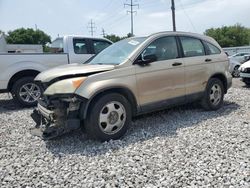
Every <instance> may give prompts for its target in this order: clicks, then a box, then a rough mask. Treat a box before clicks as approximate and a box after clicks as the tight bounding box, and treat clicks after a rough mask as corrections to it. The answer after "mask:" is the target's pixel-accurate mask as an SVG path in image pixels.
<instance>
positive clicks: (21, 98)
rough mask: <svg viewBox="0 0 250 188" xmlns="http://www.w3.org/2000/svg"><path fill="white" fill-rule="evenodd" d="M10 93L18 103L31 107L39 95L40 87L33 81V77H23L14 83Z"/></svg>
mask: <svg viewBox="0 0 250 188" xmlns="http://www.w3.org/2000/svg"><path fill="white" fill-rule="evenodd" d="M11 94H12V96H13V98H14V100H15V101H16V102H17V103H18V104H19V105H21V106H23V107H32V106H35V105H36V104H37V100H38V99H39V97H40V96H41V88H40V87H39V85H37V84H36V83H35V82H34V78H33V77H24V78H21V79H19V80H17V81H16V82H15V83H14V85H13V87H12V90H11Z"/></svg>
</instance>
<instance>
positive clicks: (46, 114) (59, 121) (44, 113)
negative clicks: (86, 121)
mask: <svg viewBox="0 0 250 188" xmlns="http://www.w3.org/2000/svg"><path fill="white" fill-rule="evenodd" d="M80 104H81V103H80V100H78V99H77V98H76V97H68V98H65V97H64V98H62V99H59V98H57V99H54V100H51V101H46V102H45V101H44V100H39V101H38V105H37V108H36V109H35V110H34V111H33V113H32V114H31V117H32V119H33V120H34V121H35V123H36V126H35V127H34V128H32V129H31V133H32V134H33V135H35V136H39V137H41V138H43V139H45V140H48V139H52V138H55V137H58V136H60V135H63V134H65V133H68V132H70V131H72V130H75V129H78V128H79V127H80V117H79V110H80Z"/></svg>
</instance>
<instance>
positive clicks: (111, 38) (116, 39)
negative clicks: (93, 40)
mask: <svg viewBox="0 0 250 188" xmlns="http://www.w3.org/2000/svg"><path fill="white" fill-rule="evenodd" d="M105 38H106V39H109V40H111V41H112V42H118V41H120V40H121V39H122V38H121V37H119V36H118V35H115V34H111V35H106V36H105Z"/></svg>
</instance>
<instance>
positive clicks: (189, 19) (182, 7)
mask: <svg viewBox="0 0 250 188" xmlns="http://www.w3.org/2000/svg"><path fill="white" fill-rule="evenodd" d="M179 3H180V6H181V9H182V10H183V12H184V14H185V15H186V17H187V18H188V21H189V22H190V24H191V26H192V27H193V29H194V31H195V32H197V30H196V28H195V26H194V24H193V22H192V20H191V18H190V16H189V15H188V14H187V12H186V10H185V8H184V6H183V4H182V1H181V0H179Z"/></svg>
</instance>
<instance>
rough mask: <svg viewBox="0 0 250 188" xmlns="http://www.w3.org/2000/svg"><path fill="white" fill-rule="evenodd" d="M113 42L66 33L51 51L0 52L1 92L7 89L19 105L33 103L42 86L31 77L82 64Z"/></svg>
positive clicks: (52, 46) (53, 45)
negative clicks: (66, 66)
mask: <svg viewBox="0 0 250 188" xmlns="http://www.w3.org/2000/svg"><path fill="white" fill-rule="evenodd" d="M111 44H112V42H111V41H109V40H107V39H104V38H93V37H92V38H91V37H85V36H77V35H68V36H64V37H62V38H58V39H56V40H55V41H54V42H53V43H52V45H51V52H52V53H32V54H29V53H18V54H11V53H0V70H1V74H0V93H5V92H10V93H11V94H12V96H13V98H14V99H15V100H16V101H17V102H18V103H19V104H20V105H21V106H34V105H36V103H37V99H39V97H40V95H41V89H40V88H41V87H40V86H39V85H37V84H36V83H35V82H34V81H33V80H34V78H35V77H36V76H37V75H38V74H39V73H40V72H43V71H45V70H47V69H50V68H53V67H56V66H59V65H66V64H75V63H84V62H86V61H87V60H88V59H90V58H91V57H92V56H94V55H95V54H98V53H99V52H101V51H102V50H103V49H105V48H106V47H108V46H110V45H111Z"/></svg>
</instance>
